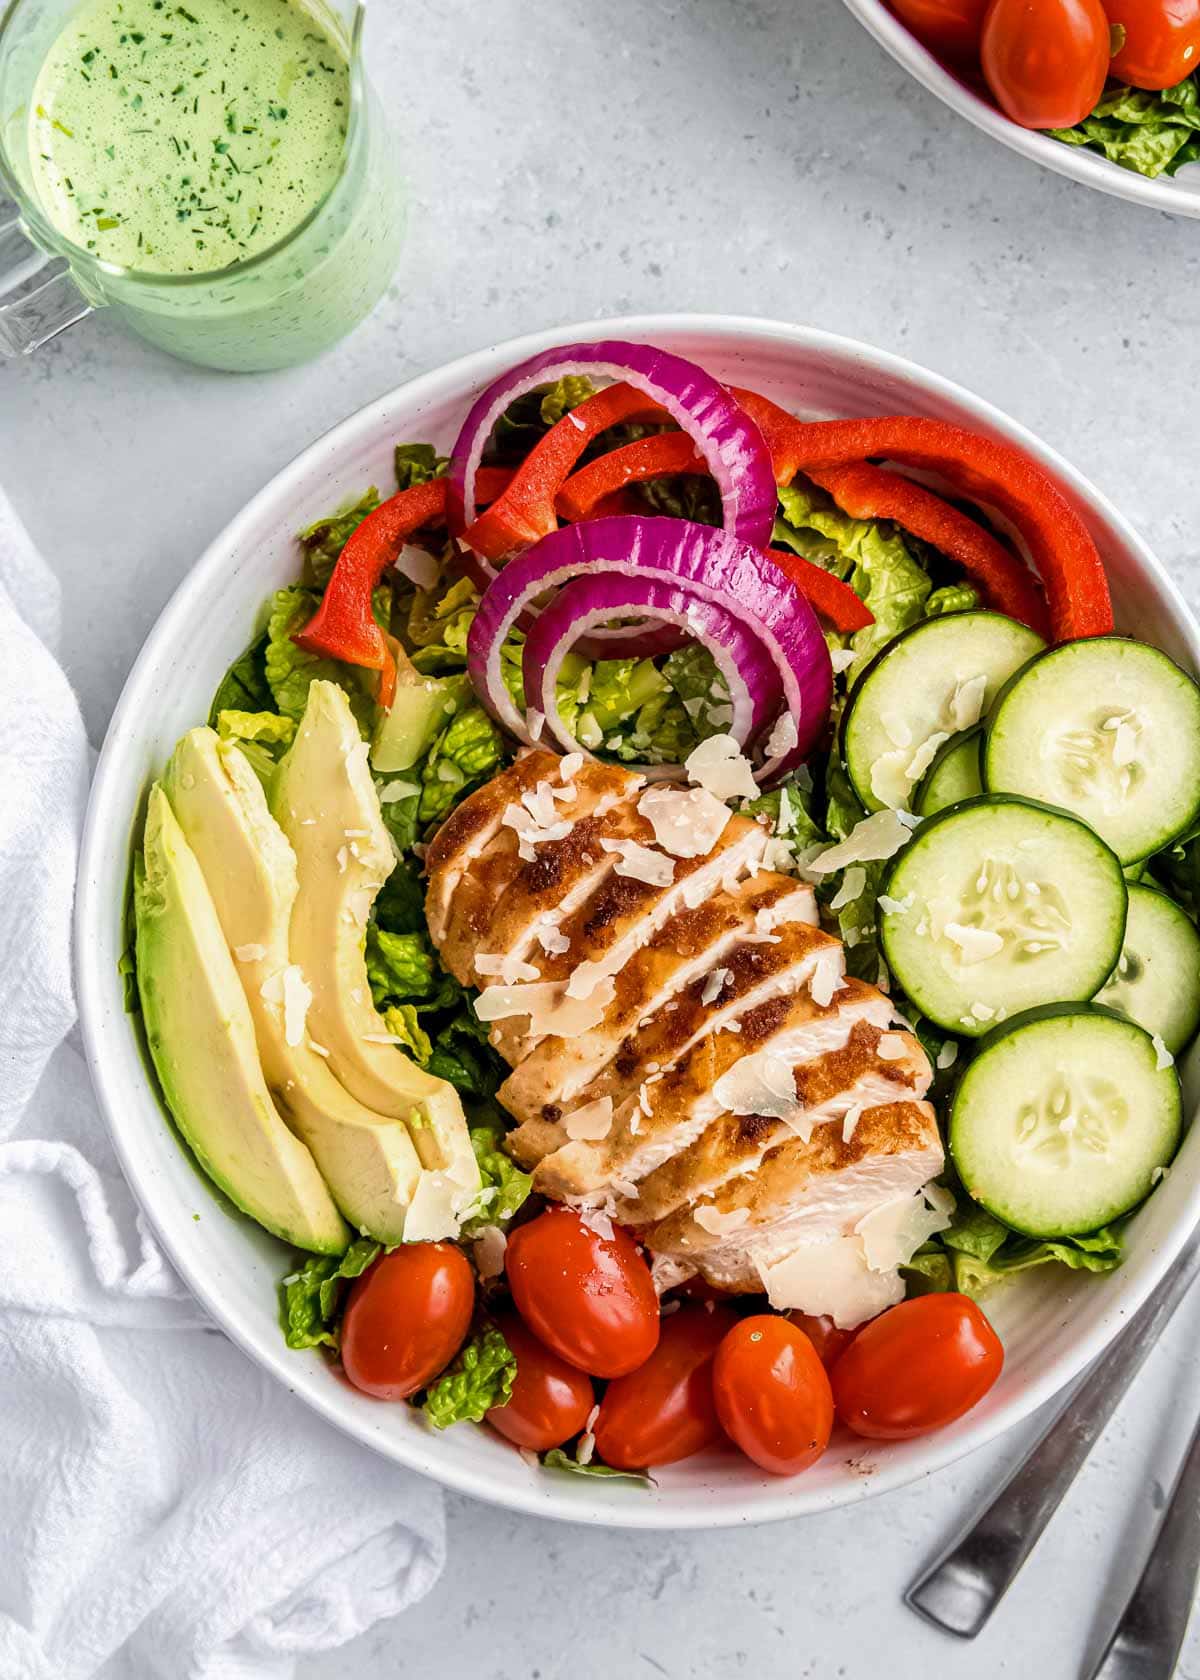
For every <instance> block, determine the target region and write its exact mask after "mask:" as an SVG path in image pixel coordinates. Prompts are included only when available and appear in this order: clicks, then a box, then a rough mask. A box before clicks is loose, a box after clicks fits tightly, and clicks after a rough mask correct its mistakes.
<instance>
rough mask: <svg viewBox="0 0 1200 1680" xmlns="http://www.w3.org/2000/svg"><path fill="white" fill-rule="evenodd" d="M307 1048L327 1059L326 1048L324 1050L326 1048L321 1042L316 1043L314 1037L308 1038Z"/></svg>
mask: <svg viewBox="0 0 1200 1680" xmlns="http://www.w3.org/2000/svg"><path fill="white" fill-rule="evenodd" d="M308 1048H309V1049H310V1050H311V1051H312V1052H313V1054H314V1055H316V1056H323V1057H324V1059H325V1060H326V1061H328V1060H329V1052H328V1050H326V1048H325V1046H324V1045H323V1044H318V1043H317V1041H316V1039H315V1038H310V1039H309V1041H308Z"/></svg>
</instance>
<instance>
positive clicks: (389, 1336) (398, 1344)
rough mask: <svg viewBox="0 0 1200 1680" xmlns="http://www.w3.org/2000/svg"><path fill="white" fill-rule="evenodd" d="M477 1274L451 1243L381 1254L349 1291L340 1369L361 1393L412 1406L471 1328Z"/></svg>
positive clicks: (412, 1245) (406, 1247) (410, 1246)
mask: <svg viewBox="0 0 1200 1680" xmlns="http://www.w3.org/2000/svg"><path fill="white" fill-rule="evenodd" d="M474 1305H475V1274H474V1273H473V1272H472V1270H471V1267H470V1265H469V1264H468V1262H467V1260H466V1259H465V1257H464V1256H463V1253H462V1251H461V1249H457V1248H455V1247H454V1245H453V1243H441V1242H438V1243H406V1244H405V1245H404V1247H402V1248H397V1249H395V1250H393V1252H392V1253H391V1254H381V1255H380V1257H379V1259H378V1260H376V1261H375V1263H374V1264H373V1265H372V1266H369V1267H368V1268H367V1270H366V1271H365V1272H364V1273H363V1275H362V1276H361V1277H360V1278H359V1279H358V1280H357V1282H356V1283H355V1285H354V1287H353V1289H352V1290H351V1291H350V1299H349V1301H348V1302H347V1304H346V1315H345V1317H344V1318H343V1320H342V1366H343V1369H344V1370H345V1372H346V1375H347V1377H349V1379H350V1381H351V1382H352V1383H353V1384H354V1386H355V1388H361V1389H362V1390H363V1392H364V1393H365V1394H373V1395H375V1397H376V1399H379V1400H407V1399H408V1397H409V1395H410V1394H415V1393H416V1392H417V1390H418V1389H419V1388H424V1387H425V1385H426V1383H428V1382H431V1381H432V1380H433V1378H434V1377H436V1376H437V1375H438V1373H439V1372H440V1371H444V1370H445V1368H446V1366H447V1365H449V1363H450V1361H451V1360H452V1359H453V1358H454V1355H455V1354H456V1353H457V1352H458V1350H459V1348H460V1347H461V1346H462V1344H463V1342H464V1341H465V1340H466V1336H467V1330H468V1329H469V1327H470V1323H471V1311H472V1308H473V1307H474Z"/></svg>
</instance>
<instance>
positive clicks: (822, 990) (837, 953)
mask: <svg viewBox="0 0 1200 1680" xmlns="http://www.w3.org/2000/svg"><path fill="white" fill-rule="evenodd" d="M845 960H846V959H845V957H844V955H843V954H842V951H841V950H840V949H839V947H838V946H836V945H834V946H831V947H830V948H829V949H828V950H826V951H822V952H821V953H820V954H819V955H818V957H817V960H816V962H815V963H814V964H813V971H812V979H811V980H810V981H809V983H808V991H809V996H810V997H811V998H812V1000H813V1002H814V1003H815V1004H816V1005H817V1007H818V1009H825V1008H827V1007H828V1005H829V1003H830V1002H831V1001H832V998H833V994H834V992H840V991H841V989H842V987H843V986H844V985H845V984H846V981H845Z"/></svg>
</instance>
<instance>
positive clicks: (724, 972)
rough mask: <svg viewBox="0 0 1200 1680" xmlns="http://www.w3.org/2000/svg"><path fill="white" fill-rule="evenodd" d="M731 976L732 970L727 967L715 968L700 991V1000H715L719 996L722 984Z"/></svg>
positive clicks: (710, 1001)
mask: <svg viewBox="0 0 1200 1680" xmlns="http://www.w3.org/2000/svg"><path fill="white" fill-rule="evenodd" d="M729 978H730V972H729V970H728V969H727V968H714V969H713V971H712V973H711V974H710V975H709V977H708V979H707V980H706V981H705V982H704V989H703V991H702V992H701V993H700V1002H701V1003H712V1002H714V1001H715V999H716V998H717V997H718V996H719V994H720V991H721V988H722V986H724V984H725V982H726V980H728V979H729Z"/></svg>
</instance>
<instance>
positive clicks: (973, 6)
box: [890, 0, 988, 64]
mask: <svg viewBox="0 0 1200 1680" xmlns="http://www.w3.org/2000/svg"><path fill="white" fill-rule="evenodd" d="M890 3H891V8H892V10H893V11H894V12H895V14H896V16H897V17H898V18H899V19H900V22H901V23H902V24H903V25H904V26H905V28H906V29H909V30H911V31H912V33H913V34H914V35H915V36H916V37H917V40H918V41H920V43H921V45H922V46H924V47H928V48H929V50H930V52H931V53H936V54H937V56H938V57H939V58H948V59H950V60H951V61H952V62H953V63H955V64H977V63H978V62H979V37H980V35H981V34H982V32H983V14H984V13H985V12H986V11H987V9H988V0H890Z"/></svg>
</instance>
